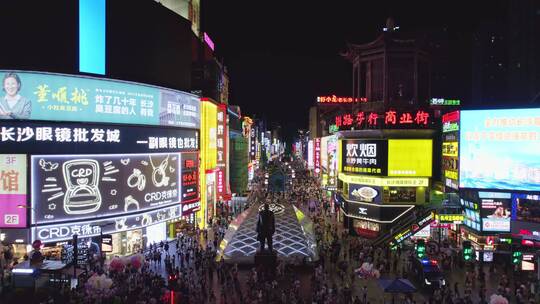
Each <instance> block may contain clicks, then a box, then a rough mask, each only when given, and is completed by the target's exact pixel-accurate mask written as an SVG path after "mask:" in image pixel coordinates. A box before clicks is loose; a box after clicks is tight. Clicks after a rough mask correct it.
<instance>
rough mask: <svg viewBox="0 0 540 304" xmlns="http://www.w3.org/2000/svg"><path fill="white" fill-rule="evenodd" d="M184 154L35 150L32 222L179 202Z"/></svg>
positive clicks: (46, 221)
mask: <svg viewBox="0 0 540 304" xmlns="http://www.w3.org/2000/svg"><path fill="white" fill-rule="evenodd" d="M128 160H129V161H128ZM180 160H181V154H180V153H155V154H103V155H34V156H32V162H31V168H32V207H33V208H34V210H35V212H33V213H32V216H33V223H35V224H43V223H51V222H62V221H75V220H80V219H85V218H100V217H107V216H113V215H125V214H126V213H132V212H139V211H145V210H151V209H154V208H156V207H166V206H168V205H172V204H175V203H179V202H180V198H181V195H180V194H181V193H182V185H181V183H180V174H181V169H180ZM148 179H151V180H152V183H146V180H148Z"/></svg>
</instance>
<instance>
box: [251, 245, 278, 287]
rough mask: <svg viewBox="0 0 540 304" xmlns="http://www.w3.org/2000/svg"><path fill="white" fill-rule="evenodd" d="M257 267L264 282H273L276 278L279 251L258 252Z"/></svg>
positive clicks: (256, 255) (256, 257)
mask: <svg viewBox="0 0 540 304" xmlns="http://www.w3.org/2000/svg"><path fill="white" fill-rule="evenodd" d="M255 267H257V272H258V274H259V277H260V278H261V279H262V280H268V281H270V280H273V279H274V277H275V276H276V268H277V251H275V250H274V251H269V250H267V249H265V250H263V251H260V250H259V251H257V253H255Z"/></svg>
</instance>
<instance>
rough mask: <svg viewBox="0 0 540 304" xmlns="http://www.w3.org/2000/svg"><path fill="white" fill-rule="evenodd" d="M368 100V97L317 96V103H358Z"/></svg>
mask: <svg viewBox="0 0 540 304" xmlns="http://www.w3.org/2000/svg"><path fill="white" fill-rule="evenodd" d="M357 102H367V97H337V96H336V95H332V96H317V103H357Z"/></svg>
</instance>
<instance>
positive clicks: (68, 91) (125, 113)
mask: <svg viewBox="0 0 540 304" xmlns="http://www.w3.org/2000/svg"><path fill="white" fill-rule="evenodd" d="M0 75H1V78H2V79H4V82H3V84H2V88H3V91H4V92H5V95H4V96H1V97H0V120H2V119H10V120H12V119H31V120H58V121H77V122H81V121H83V122H103V123H125V124H143V125H165V126H175V127H184V128H193V129H198V128H199V121H200V113H199V98H198V97H197V96H195V95H192V94H189V93H185V92H180V91H175V90H170V89H165V88H161V87H156V86H149V85H143V84H138V83H133V82H126V81H118V80H109V79H102V78H93V77H82V76H72V75H63V74H52V73H36V72H24V71H0Z"/></svg>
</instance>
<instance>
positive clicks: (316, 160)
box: [313, 137, 321, 175]
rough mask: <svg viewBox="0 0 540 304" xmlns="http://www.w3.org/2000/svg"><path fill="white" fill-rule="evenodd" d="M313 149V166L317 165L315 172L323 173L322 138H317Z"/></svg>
mask: <svg viewBox="0 0 540 304" xmlns="http://www.w3.org/2000/svg"><path fill="white" fill-rule="evenodd" d="M314 145H315V147H314V149H313V166H314V167H315V174H317V175H318V174H320V173H321V139H320V138H318V137H317V138H315V140H314Z"/></svg>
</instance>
